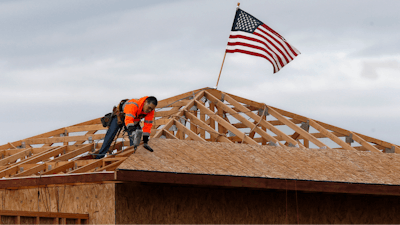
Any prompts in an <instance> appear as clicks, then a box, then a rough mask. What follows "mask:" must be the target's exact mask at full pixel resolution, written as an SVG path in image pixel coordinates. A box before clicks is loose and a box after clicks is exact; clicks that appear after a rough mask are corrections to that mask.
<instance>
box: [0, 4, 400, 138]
mask: <svg viewBox="0 0 400 225" xmlns="http://www.w3.org/2000/svg"><path fill="white" fill-rule="evenodd" d="M240 2H241V9H243V10H245V11H246V12H248V13H250V14H252V15H253V16H255V17H256V18H258V19H259V20H261V21H263V22H264V23H265V24H267V25H268V26H270V27H271V28H273V29H275V30H276V31H277V32H278V33H280V34H281V35H282V36H283V37H285V38H286V40H287V41H288V42H289V43H290V44H292V45H293V46H295V47H296V48H297V49H298V50H299V51H300V52H301V55H300V56H298V57H297V58H295V59H294V60H293V61H292V62H291V63H290V64H288V65H287V66H285V67H284V68H283V69H282V70H281V71H279V72H278V73H276V74H273V68H272V65H271V64H270V63H269V62H268V61H267V60H265V59H263V58H258V57H254V56H249V55H244V54H239V53H235V54H227V57H226V60H225V65H224V68H223V71H222V75H221V80H220V83H219V87H218V89H219V90H222V91H226V92H229V93H232V94H235V95H239V96H242V97H245V98H248V99H252V100H255V101H259V102H264V103H266V104H268V105H271V106H275V107H278V108H281V109H284V110H288V111H291V112H293V113H297V114H300V115H303V116H307V117H310V118H313V119H316V120H320V121H323V122H326V123H329V124H332V125H335V126H339V127H342V128H345V129H348V130H352V131H356V132H359V133H362V134H365V135H369V136H372V137H375V138H378V139H382V140H384V141H388V142H392V143H395V144H400V140H399V138H398V137H399V135H398V134H399V131H398V130H399V129H398V128H399V127H400V105H399V100H400V88H399V87H400V77H399V75H400V22H399V21H400V14H399V11H398V9H399V8H400V1H385V0H376V1H368V0H360V1H351V0H344V1H338V0H335V1H328V0H326V1H318V0H315V1H313V0H309V1H304V0H301V1H298V0H293V1H286V0H285V1H272V0H271V1H266V0H262V1H256V0H242V1H240ZM236 3H237V1H228V0H225V1H223V0H219V1H215V0H212V1H211V0H210V1H206V0H201V1H192V0H191V1H150V0H146V1H133V0H129V1H128V0H125V1H124V0H118V1H111V0H109V1H101V0H76V1H75V0H57V1H54V0H35V1H26V0H1V1H0V30H1V32H0V96H1V99H0V103H1V111H0V122H1V123H0V127H1V129H0V145H2V144H6V143H7V142H13V141H17V140H21V139H24V138H27V137H30V136H33V135H37V134H41V133H44V132H47V131H51V130H54V129H58V128H61V127H65V126H70V125H73V124H76V123H80V122H84V121H87V120H90V119H94V118H97V117H100V116H103V115H104V114H105V113H107V112H108V111H110V110H111V107H112V106H113V105H115V104H117V103H118V102H119V101H120V100H121V99H123V98H137V97H142V96H145V95H154V96H156V97H158V98H159V99H160V100H161V99H164V98H168V97H171V96H174V95H177V94H181V93H184V92H187V91H190V90H193V89H198V88H203V87H214V86H215V85H216V81H217V78H218V73H219V69H220V67H221V63H222V59H223V56H224V51H225V48H226V44H227V40H228V36H229V33H230V28H231V26H232V21H233V17H234V13H235V8H236Z"/></svg>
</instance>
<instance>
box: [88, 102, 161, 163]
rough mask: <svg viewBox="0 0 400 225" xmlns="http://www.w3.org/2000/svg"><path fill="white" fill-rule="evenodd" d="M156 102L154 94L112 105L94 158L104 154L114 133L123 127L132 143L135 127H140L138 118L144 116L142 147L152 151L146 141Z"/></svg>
mask: <svg viewBox="0 0 400 225" xmlns="http://www.w3.org/2000/svg"><path fill="white" fill-rule="evenodd" d="M157 103H158V101H157V98H155V97H154V96H150V97H148V96H145V97H143V98H140V99H130V100H128V99H125V100H122V101H121V102H120V104H119V105H118V107H114V110H113V116H112V118H111V121H110V123H109V128H108V130H107V133H106V136H105V137H104V141H103V145H102V146H101V148H100V151H99V154H98V155H97V156H96V159H100V158H103V157H104V156H105V154H106V153H107V152H108V150H109V148H110V145H111V143H112V141H113V140H114V138H115V135H116V134H117V133H118V131H119V130H120V129H125V130H126V131H127V132H128V135H129V140H130V145H131V146H132V145H133V144H134V137H133V135H132V134H133V132H134V131H136V130H137V129H141V127H140V120H141V119H142V118H144V126H143V142H144V144H143V147H144V148H146V149H147V150H149V151H150V152H153V149H152V148H151V147H150V146H149V145H148V142H149V137H150V133H151V128H152V126H153V120H154V109H155V108H156V106H157Z"/></svg>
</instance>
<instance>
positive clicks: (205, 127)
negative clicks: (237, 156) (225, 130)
mask: <svg viewBox="0 0 400 225" xmlns="http://www.w3.org/2000/svg"><path fill="white" fill-rule="evenodd" d="M201 115H205V114H202V113H201ZM185 116H186V118H188V119H189V120H190V122H191V123H193V124H196V125H197V126H199V129H200V130H204V131H207V132H208V133H209V134H210V136H211V137H213V138H214V140H217V141H219V142H228V143H232V141H230V140H229V139H228V138H227V137H225V135H222V134H220V133H218V132H217V131H216V130H214V129H213V128H211V127H210V126H209V125H208V124H207V123H205V122H204V121H202V120H201V119H199V118H197V117H196V116H194V115H193V114H192V113H190V112H185ZM204 136H205V134H204Z"/></svg>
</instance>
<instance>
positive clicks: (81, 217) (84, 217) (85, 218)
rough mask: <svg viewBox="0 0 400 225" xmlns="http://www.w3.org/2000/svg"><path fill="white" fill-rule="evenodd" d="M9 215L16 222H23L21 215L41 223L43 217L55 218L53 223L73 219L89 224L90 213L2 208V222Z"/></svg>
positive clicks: (79, 222)
mask: <svg viewBox="0 0 400 225" xmlns="http://www.w3.org/2000/svg"><path fill="white" fill-rule="evenodd" d="M2 216H8V217H14V221H15V223H14V224H21V217H30V218H35V224H41V223H40V219H41V218H51V219H53V221H54V223H53V224H59V223H60V221H61V223H60V224H66V219H73V220H74V222H75V224H88V223H89V214H81V213H57V212H32V211H14V210H0V223H1V217H2Z"/></svg>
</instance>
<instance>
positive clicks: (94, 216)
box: [0, 88, 400, 224]
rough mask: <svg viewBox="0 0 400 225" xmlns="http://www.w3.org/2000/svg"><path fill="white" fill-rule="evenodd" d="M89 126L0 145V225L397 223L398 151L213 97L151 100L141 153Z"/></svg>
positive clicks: (197, 93) (221, 95) (123, 138)
mask: <svg viewBox="0 0 400 225" xmlns="http://www.w3.org/2000/svg"><path fill="white" fill-rule="evenodd" d="M106 130H107V128H104V127H103V126H102V124H101V121H100V118H96V119H93V120H90V121H87V122H83V123H79V124H76V125H73V126H69V127H63V128H60V129H57V130H54V131H50V132H47V133H44V134H40V135H37V136H34V137H30V138H26V139H23V140H20V141H15V142H10V143H7V144H5V145H2V146H0V178H1V179H0V195H1V201H2V202H1V204H2V205H1V209H0V217H1V222H2V223H6V224H35V223H36V224H69V223H75V224H81V223H88V224H101V223H104V224H121V223H123V224H126V223H202V224H207V223H225V224H228V223H229V224H233V223H240V224H245V223H246V224H247V223H307V224H309V223H358V224H360V223H386V224H388V223H400V197H399V195H400V173H399V172H397V171H398V169H399V171H400V156H399V155H397V153H400V146H398V145H395V144H393V143H388V142H385V141H382V140H378V139H375V138H373V137H369V136H366V135H363V134H361V133H357V132H353V131H350V130H346V129H342V128H339V127H336V126H334V125H330V124H326V123H323V122H321V121H317V120H314V119H312V118H308V117H306V116H301V115H297V114H295V113H292V112H288V111H285V110H282V109H278V108H275V107H273V106H270V105H268V104H265V103H260V102H255V101H252V100H248V99H245V98H242V97H239V96H236V95H233V94H229V93H225V92H223V91H219V90H216V89H212V88H203V89H198V90H193V91H190V92H187V93H183V94H181V95H178V96H174V97H170V98H167V99H164V100H162V101H159V104H158V106H157V109H156V113H155V119H154V121H153V130H152V132H151V139H150V142H149V144H150V146H151V147H152V148H153V149H154V152H149V151H147V150H145V149H144V148H143V147H142V146H139V148H138V149H137V150H136V152H135V151H134V149H133V148H132V147H130V146H129V139H128V136H127V135H126V134H125V133H123V132H121V133H120V135H119V136H118V137H117V138H116V139H115V142H113V144H112V145H111V148H110V151H109V153H108V155H107V156H106V157H104V158H101V159H95V156H96V154H97V153H98V151H99V149H100V147H101V145H102V139H103V138H104V136H105V132H106Z"/></svg>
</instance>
